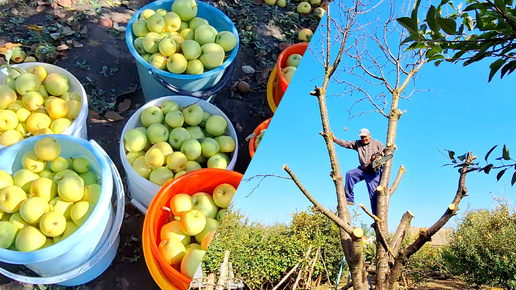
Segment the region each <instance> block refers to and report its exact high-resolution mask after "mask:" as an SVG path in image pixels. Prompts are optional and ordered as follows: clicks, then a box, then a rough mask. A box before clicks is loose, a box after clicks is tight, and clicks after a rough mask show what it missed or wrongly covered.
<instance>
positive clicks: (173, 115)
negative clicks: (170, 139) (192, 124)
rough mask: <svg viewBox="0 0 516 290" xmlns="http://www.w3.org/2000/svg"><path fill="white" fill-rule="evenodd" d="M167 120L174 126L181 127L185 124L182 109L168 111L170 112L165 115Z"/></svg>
mask: <svg viewBox="0 0 516 290" xmlns="http://www.w3.org/2000/svg"><path fill="white" fill-rule="evenodd" d="M165 122H166V123H167V124H168V125H169V126H170V127H172V128H179V127H182V126H183V124H184V122H185V118H184V116H183V113H182V112H181V111H179V110H175V111H172V112H168V114H167V115H166V116H165Z"/></svg>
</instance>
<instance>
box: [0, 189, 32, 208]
mask: <svg viewBox="0 0 516 290" xmlns="http://www.w3.org/2000/svg"><path fill="white" fill-rule="evenodd" d="M26 199H27V194H26V193H25V191H24V190H23V189H22V188H21V187H19V186H16V185H12V186H8V187H6V188H4V189H2V190H1V191H0V210H2V211H3V212H6V213H14V212H16V211H18V210H19V209H20V207H21V205H22V203H23V202H24V201H25V200H26Z"/></svg>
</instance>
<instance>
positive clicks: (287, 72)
mask: <svg viewBox="0 0 516 290" xmlns="http://www.w3.org/2000/svg"><path fill="white" fill-rule="evenodd" d="M295 72H296V68H295V67H293V66H287V67H286V68H283V69H282V70H281V73H282V74H283V77H284V78H285V81H287V83H290V81H291V80H292V77H294V73H295Z"/></svg>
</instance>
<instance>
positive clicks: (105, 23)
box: [99, 18, 113, 28]
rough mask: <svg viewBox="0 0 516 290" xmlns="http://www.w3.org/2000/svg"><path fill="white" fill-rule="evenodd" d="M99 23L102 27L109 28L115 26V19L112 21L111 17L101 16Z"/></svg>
mask: <svg viewBox="0 0 516 290" xmlns="http://www.w3.org/2000/svg"><path fill="white" fill-rule="evenodd" d="M99 24H100V25H101V26H102V27H106V28H109V27H111V26H113V21H111V19H109V18H100V19H99Z"/></svg>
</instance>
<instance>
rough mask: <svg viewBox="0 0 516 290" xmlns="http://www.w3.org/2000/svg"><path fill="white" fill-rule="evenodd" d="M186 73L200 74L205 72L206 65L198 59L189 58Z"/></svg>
mask: <svg viewBox="0 0 516 290" xmlns="http://www.w3.org/2000/svg"><path fill="white" fill-rule="evenodd" d="M186 73H187V74H189V75H200V74H203V73H204V65H203V64H202V61H200V60H198V59H193V60H189V61H188V63H187V65H186Z"/></svg>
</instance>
